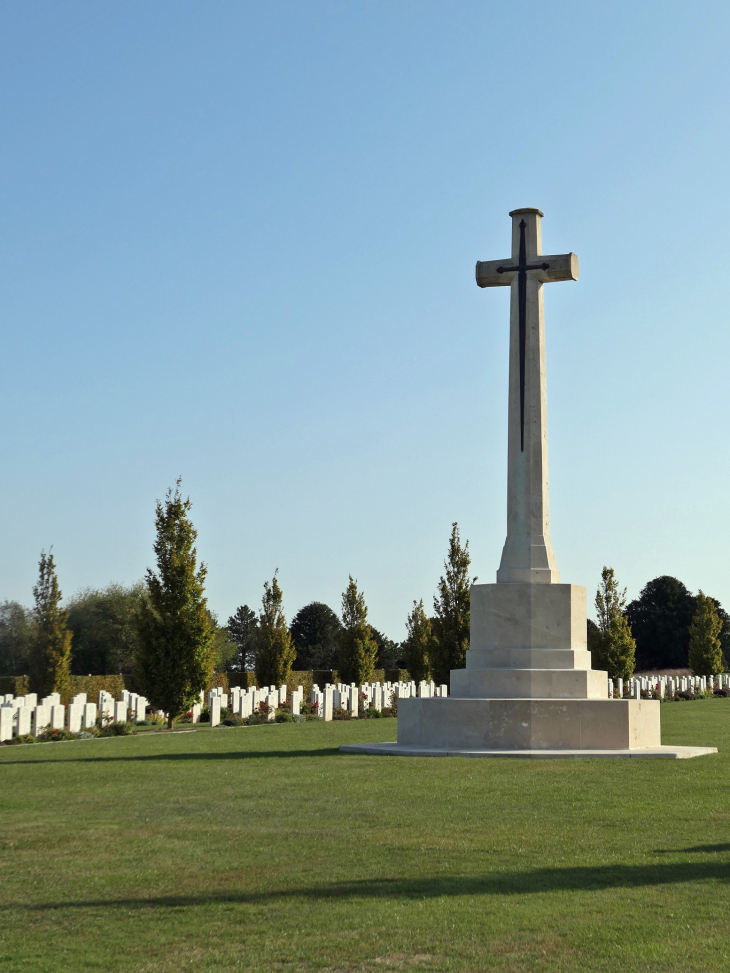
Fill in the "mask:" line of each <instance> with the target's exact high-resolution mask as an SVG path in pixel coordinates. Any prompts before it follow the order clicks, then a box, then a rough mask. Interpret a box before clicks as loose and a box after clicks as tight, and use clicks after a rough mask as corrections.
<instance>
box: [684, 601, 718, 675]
mask: <svg viewBox="0 0 730 973" xmlns="http://www.w3.org/2000/svg"><path fill="white" fill-rule="evenodd" d="M721 629H722V619H721V618H720V616H719V614H718V611H717V608H716V606H715V603H714V601H713V599H712V598H708V597H707V595H706V594H705V593H704V592H703V591H700V592H699V594H698V595H697V608H696V610H695V614H694V618H693V619H692V624H691V625H690V627H689V664H690V668H691V669H692V672H694V674H695V675H696V676H714V675H715V674H716V673H718V672H722V668H723V666H722V646H721V645H720V631H721Z"/></svg>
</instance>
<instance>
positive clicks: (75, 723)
mask: <svg viewBox="0 0 730 973" xmlns="http://www.w3.org/2000/svg"><path fill="white" fill-rule="evenodd" d="M83 715H84V707H83V706H82V705H81V703H69V705H68V710H67V713H66V720H67V726H68V731H69V733H79V732H80V731H81V717H82V716H83Z"/></svg>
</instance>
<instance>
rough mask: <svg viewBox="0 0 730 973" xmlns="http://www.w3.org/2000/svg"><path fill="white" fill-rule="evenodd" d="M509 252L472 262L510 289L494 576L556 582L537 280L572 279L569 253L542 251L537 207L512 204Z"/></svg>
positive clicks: (490, 283)
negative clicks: (503, 480) (502, 517)
mask: <svg viewBox="0 0 730 973" xmlns="http://www.w3.org/2000/svg"><path fill="white" fill-rule="evenodd" d="M510 216H511V217H512V256H511V258H510V259H509V260H487V261H478V262H477V268H476V278H477V284H478V285H479V286H480V287H505V286H507V285H510V287H511V288H512V293H511V298H510V345H509V349H510V350H509V418H508V437H507V442H508V446H507V451H508V462H507V540H506V541H505V544H504V549H503V551H502V561H501V563H500V566H499V570H498V571H497V581H498V582H512V583H515V582H518V583H519V582H522V583H524V582H543V583H545V584H551V583H552V584H558V583H559V582H560V572H559V571H558V568H557V565H556V563H555V555H554V553H553V547H552V543H551V541H550V526H549V511H548V460H547V401H546V391H545V309H544V303H543V293H542V285H543V284H548V283H550V282H551V281H554V280H577V279H578V258H577V257H576V255H575V254H574V253H563V254H558V255H550V256H543V253H542V230H541V227H540V220H541V219H542V216H543V213H541V212H540V210H539V209H515V210H512V212H511V213H510Z"/></svg>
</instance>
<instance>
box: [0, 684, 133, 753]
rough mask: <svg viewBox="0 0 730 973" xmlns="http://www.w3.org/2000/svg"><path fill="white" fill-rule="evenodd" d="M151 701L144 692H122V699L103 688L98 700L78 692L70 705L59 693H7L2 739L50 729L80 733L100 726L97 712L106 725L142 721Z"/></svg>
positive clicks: (0, 717)
mask: <svg viewBox="0 0 730 973" xmlns="http://www.w3.org/2000/svg"><path fill="white" fill-rule="evenodd" d="M147 706H148V703H147V700H146V699H145V697H144V696H139V695H137V694H135V693H128V692H127V691H126V690H124V691H123V692H122V699H121V700H115V699H114V697H113V696H112V695H111V694H110V693H108V692H106V690H102V691H101V692H100V693H99V699H98V703H89V702H88V700H87V695H86V693H77V695H76V696H74V698H73V699H72V700H71V702H70V703H69V705H68V706H64V705H62V703H61V696H60V694H59V693H51V694H50V695H49V696H45V697H44V698H43V699H42V700H41V701H40V702H38V696H37V694H36V693H28V694H27V695H26V696H18V697H14V696H13V695H12V694H6V695H5V696H3V697H2V702H1V703H0V743H4V742H6V741H7V740H11V739H12V738H13V737H14V736H16V737H17V736H27V735H28V734H30V735H32V736H35V737H37V736H39V735H40V734H41V733H43V732H45V731H46V730H48V729H51V730H63V729H67V730H68V731H69V732H70V733H80V732H81V730H88V729H90V728H91V727H94V726H96V723H97V713H98V715H99V716H100V717H101V722H102V725H106V724H109V723H112V722H117V723H125V722H127V720H129V719H132V720H133V721H136V722H140V721H142V720H144V718H145V712H146V709H147Z"/></svg>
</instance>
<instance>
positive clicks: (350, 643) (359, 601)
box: [337, 575, 378, 686]
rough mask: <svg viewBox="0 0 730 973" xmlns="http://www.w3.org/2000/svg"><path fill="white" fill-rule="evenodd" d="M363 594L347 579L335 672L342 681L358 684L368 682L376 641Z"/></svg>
mask: <svg viewBox="0 0 730 973" xmlns="http://www.w3.org/2000/svg"><path fill="white" fill-rule="evenodd" d="M367 617H368V610H367V607H366V605H365V596H364V595H363V593H362V592H360V591H358V590H357V581H354V580H353V577H352V575H350V581H349V584H348V585H347V588H346V589H345V591H343V592H342V631H341V632H340V640H339V641H340V646H339V649H340V651H339V659H338V667H337V668H338V673H339V677H340V680H341V681H342V682H344V683H350V682H354V683H355V684H356V685H358V686H361V685H362V684H363V683H364V682H370V681H371V680H372V678H373V673H374V672H375V660H376V658H377V655H378V643H377V642H376V641H375V639H374V638H373V635H372V631H371V629H370V626H369V625H368V622H367Z"/></svg>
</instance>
